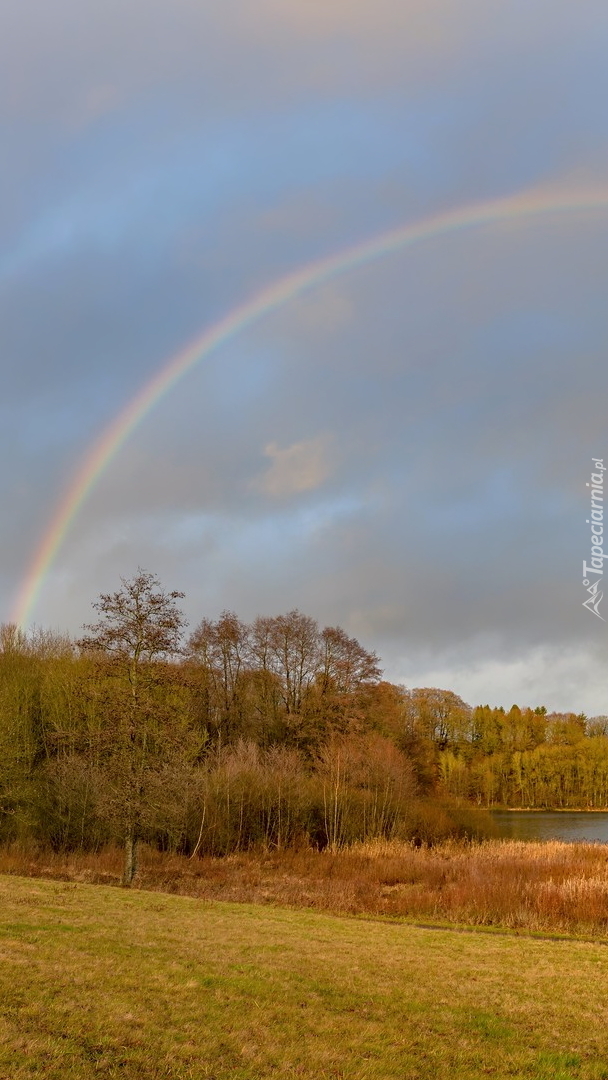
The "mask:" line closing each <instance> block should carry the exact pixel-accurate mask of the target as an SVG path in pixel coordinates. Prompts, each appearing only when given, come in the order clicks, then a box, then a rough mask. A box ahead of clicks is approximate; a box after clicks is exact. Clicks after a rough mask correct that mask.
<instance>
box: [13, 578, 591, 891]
mask: <svg viewBox="0 0 608 1080" xmlns="http://www.w3.org/2000/svg"><path fill="white" fill-rule="evenodd" d="M181 596H182V594H180V593H167V592H165V591H164V590H163V588H162V586H161V585H160V583H159V581H158V580H157V578H155V577H154V575H152V574H149V573H147V572H146V571H139V572H138V574H137V575H136V576H135V577H134V578H133V579H131V580H130V581H126V580H123V581H122V583H121V587H120V589H119V590H118V591H117V592H115V593H112V594H103V595H102V596H101V597H100V598H99V600H98V601H97V602H96V603H95V604H94V609H95V612H96V621H95V622H93V623H92V624H91V625H90V626H88V627H86V628H85V629H84V631H83V636H82V637H81V638H80V639H79V640H77V641H72V640H71V639H69V638H68V637H64V636H59V635H57V634H54V633H50V632H45V631H42V630H37V631H34V632H32V633H30V634H27V635H26V634H24V633H23V632H21V631H20V630H19V629H17V628H16V627H15V626H12V625H5V626H3V627H2V628H1V630H0V744H1V745H0V841H1V842H4V843H9V842H28V843H36V844H39V845H44V846H50V847H52V848H53V849H55V850H73V849H75V848H85V849H93V850H94V849H98V848H100V847H101V846H103V845H105V844H108V843H117V842H118V843H121V844H122V845H123V846H124V849H125V883H126V884H128V883H129V882H130V880H131V879H132V877H133V874H134V873H135V869H136V858H137V845H138V842H139V841H141V840H143V841H146V842H147V843H150V844H153V845H155V846H157V847H158V848H160V849H162V850H169V851H175V852H181V853H184V854H187V855H190V856H195V855H196V854H198V853H200V854H203V853H204V854H215V855H226V854H230V853H232V852H235V851H239V850H244V849H248V848H251V847H254V846H256V845H264V846H266V847H274V848H278V849H280V848H282V847H287V846H294V845H299V844H310V845H313V846H316V847H319V848H325V847H330V848H333V849H336V848H339V847H342V846H344V845H346V844H349V843H352V842H354V841H356V840H366V839H370V838H372V837H387V838H391V837H402V838H405V839H410V840H412V841H413V842H415V843H430V842H433V841H435V840H437V839H440V838H444V837H447V836H468V837H475V836H482V835H484V833H485V832H487V831H488V829H489V828H490V826H489V824H488V823H489V817H488V815H487V813H484V812H483V811H484V809H485V810H487V808H491V807H494V806H512V807H524V806H525V807H538V808H540V807H554V808H557V807H559V808H562V807H585V808H586V807H590V808H599V807H608V718H607V717H596V718H594V719H591V720H590V719H588V718H587V717H585V716H584V715H583V714H579V715H575V714H574V713H567V714H561V713H560V714H558V713H552V714H551V713H550V714H548V713H547V712H546V710H545V709H544V708H543V707H537V708H519V707H518V706H516V705H514V706H513V707H512V708H511V709H509V711H508V712H507V711H505V709H503V708H489V707H488V706H487V705H486V706H476V707H471V706H469V705H467V704H465V702H463V701H462V700H461V699H460V698H459V697H458V696H457V695H456V694H454V693H452V692H451V691H450V690H441V689H434V688H424V689H406V688H405V687H403V686H396V685H393V684H391V683H388V682H385V681H383V679H382V672H381V669H380V665H379V660H378V657H377V656H376V655H375V654H374V653H373V652H370V651H369V650H367V649H365V648H364V647H363V646H362V645H361V644H360V643H359V642H358V641H357V640H356V639H355V638H352V637H349V636H348V634H346V633H345V632H344V630H342V629H340V628H339V627H326V628H324V629H322V628H320V627H319V626H318V624H317V623H316V622H315V620H314V619H312V618H310V617H308V616H306V615H303V614H301V613H300V612H299V611H291V612H288V613H287V614H285V615H277V616H273V617H263V618H257V619H255V621H254V622H252V623H249V624H246V623H244V622H242V621H241V620H239V619H238V617H237V616H236V615H235V614H233V613H232V612H224V613H223V614H222V615H221V616H220V618H219V619H217V620H216V621H211V620H208V619H203V621H202V622H201V623H200V624H199V625H198V626H197V627H196V628H195V629H194V631H193V632H192V633H191V634H190V636H189V638H186V636H185V633H184V629H185V621H184V618H183V616H182V614H181V611H180V607H179V601H180V599H181Z"/></svg>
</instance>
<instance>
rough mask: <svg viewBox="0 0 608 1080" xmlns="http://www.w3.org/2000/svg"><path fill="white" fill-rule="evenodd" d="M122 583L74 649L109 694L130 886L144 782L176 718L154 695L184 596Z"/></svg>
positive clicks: (145, 579)
mask: <svg viewBox="0 0 608 1080" xmlns="http://www.w3.org/2000/svg"><path fill="white" fill-rule="evenodd" d="M121 582H122V588H120V589H119V590H118V591H117V592H114V593H102V594H101V595H100V597H99V599H98V600H97V601H96V602H95V603H94V604H93V607H94V609H95V610H96V611H97V612H98V614H99V619H98V621H97V622H95V623H91V624H89V625H87V626H85V627H84V629H85V631H86V634H85V636H84V637H83V638H81V640H80V642H79V645H80V647H81V649H83V650H84V651H86V652H87V653H90V654H92V655H93V656H94V657H96V658H98V660H99V662H100V668H99V670H100V674H101V677H102V680H103V684H104V685H105V687H106V693H105V695H104V698H103V702H102V707H103V709H104V713H105V720H106V724H107V729H108V735H109V738H108V755H109V761H110V765H111V769H110V771H111V774H112V777H113V781H114V789H115V793H116V803H117V807H118V812H119V816H120V818H121V819H122V820H121V824H122V833H123V841H124V871H123V885H124V886H127V887H128V886H129V885H130V884H131V882H132V880H133V877H134V874H135V871H136V868H137V845H138V841H139V839H140V834H141V827H142V817H143V811H144V805H145V792H146V781H147V780H148V779H149V773H150V771H151V770H152V769H153V767H154V764H155V763H156V762H158V761H159V760H162V757H163V748H164V747H165V744H166V737H167V736H168V737H169V739H170V738H171V731H170V728H171V720H172V719H175V714H173V715H171V709H170V708H169V709H168V708H167V700H166V696H167V695H164V696H163V695H162V693H161V694H159V693H158V688H159V685H161V684H163V683H165V684H166V683H167V682H169V683H170V680H168V679H167V672H166V670H163V668H162V664H163V662H166V661H169V660H171V659H172V658H174V657H175V656H176V654H177V653H178V652H179V650H180V645H181V637H182V632H183V629H184V626H185V619H184V616H183V615H182V613H181V611H180V610H179V608H178V606H177V604H176V601H177V600H179V599H180V598H181V597H183V595H184V594H183V593H181V592H177V591H173V592H169V593H167V592H165V591H164V590H163V589H162V587H161V585H160V582H159V581H158V579H157V578H156V577H155V576H154V575H153V574H151V573H148V572H147V571H145V570H142V569H139V570H138V571H137V574H136V575H135V577H134V578H132V579H131V580H125V579H124V578H121ZM167 721H168V723H167Z"/></svg>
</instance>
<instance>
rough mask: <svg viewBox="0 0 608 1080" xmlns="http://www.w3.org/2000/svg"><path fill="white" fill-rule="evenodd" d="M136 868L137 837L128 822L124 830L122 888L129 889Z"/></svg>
mask: <svg viewBox="0 0 608 1080" xmlns="http://www.w3.org/2000/svg"><path fill="white" fill-rule="evenodd" d="M136 870H137V838H136V836H135V829H134V828H133V825H132V823H131V822H129V824H128V825H127V828H126V831H125V862H124V869H123V874H122V886H123V888H124V889H129V888H130V887H131V883H132V881H133V878H134V877H135V871H136Z"/></svg>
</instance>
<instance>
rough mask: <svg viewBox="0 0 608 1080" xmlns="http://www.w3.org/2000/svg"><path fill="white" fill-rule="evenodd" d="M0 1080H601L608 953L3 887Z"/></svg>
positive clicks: (100, 892)
mask: <svg viewBox="0 0 608 1080" xmlns="http://www.w3.org/2000/svg"><path fill="white" fill-rule="evenodd" d="M0 910H1V912H2V916H1V927H0V929H1V937H0V951H1V961H2V962H1V964H0V1000H1V1021H0V1076H1V1077H2V1078H7V1080H8V1078H11V1080H12V1078H22V1077H23V1078H25V1077H45V1078H48V1080H60V1078H61V1080H64V1078H65V1080H84V1078H89V1077H91V1078H92V1077H97V1078H99V1077H104V1078H105V1077H108V1078H115V1077H122V1078H128V1080H131V1078H135V1077H138V1078H144V1077H146V1078H151V1080H157V1078H180V1080H181V1078H183V1080H186V1078H206V1080H262V1078H266V1077H273V1078H282V1077H285V1078H291V1077H299V1078H304V1080H313V1078H314V1080H324V1078H328V1080H329V1078H344V1080H347V1078H348V1080H368V1078H369V1080H380V1078H382V1080H388V1078H391V1080H392V1078H395V1080H397V1078H399V1080H427V1078H428V1080H431V1078H432V1080H436V1078H444V1077H445V1078H446V1080H447V1078H454V1080H468V1078H481V1077H488V1076H493V1077H499V1078H518V1077H520V1078H524V1077H525V1078H530V1080H544V1078H547V1080H548V1078H552V1080H570V1078H572V1080H573V1078H577V1080H600V1078H608V948H607V947H606V946H605V945H602V944H601V943H600V942H599V941H598V942H584V941H574V940H569V941H558V940H539V939H534V938H530V937H523V936H521V937H520V936H516V935H512V934H496V933H488V932H472V933H462V932H458V931H456V930H445V929H442V930H424V929H420V928H416V927H414V926H411V925H404V924H399V923H396V922H387V921H382V920H377V919H376V920H374V919H367V920H366V919H362V918H361V919H357V918H352V917H350V918H347V917H338V916H331V915H328V914H326V913H323V912H313V911H305V910H300V911H295V910H289V909H285V908H275V907H270V906H266V907H264V906H253V905H245V904H229V903H219V902H209V901H203V900H199V899H193V898H189V897H183V896H168V895H161V894H159V893H152V892H140V891H131V892H125V891H121V890H119V889H114V888H108V887H104V886H98V885H84V884H74V883H62V882H55V881H48V880H41V879H38V880H31V879H25V878H18V877H11V876H6V877H2V878H0Z"/></svg>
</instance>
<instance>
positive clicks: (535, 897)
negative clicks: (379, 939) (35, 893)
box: [0, 841, 608, 935]
mask: <svg viewBox="0 0 608 1080" xmlns="http://www.w3.org/2000/svg"><path fill="white" fill-rule="evenodd" d="M121 869H122V855H121V852H120V851H119V850H118V849H116V848H107V849H104V850H102V851H100V852H98V853H97V854H90V853H89V854H88V853H85V852H73V853H69V854H59V853H49V852H46V851H35V850H31V851H27V850H24V849H23V848H20V847H18V846H17V845H13V846H9V847H5V848H3V849H1V850H0V873H4V874H19V875H23V876H31V877H50V878H55V879H61V880H68V881H80V882H90V883H94V884H110V885H118V884H119V882H120V875H121ZM135 885H136V887H138V888H140V889H145V890H155V891H161V892H171V893H180V894H183V895H190V896H197V897H201V898H206V899H217V900H229V901H236V902H249V903H250V902H255V903H272V904H281V905H286V906H292V907H308V908H316V909H320V910H325V911H332V912H339V913H350V914H358V915H359V914H373V915H385V916H393V917H395V916H400V917H406V918H410V919H415V920H420V921H427V920H429V921H432V920H435V921H445V920H447V921H451V922H459V923H467V924H475V925H485V926H502V927H508V928H525V929H528V930H540V931H556V930H557V931H566V932H577V931H584V932H586V933H589V932H591V933H596V934H602V935H603V934H606V933H607V932H608V848H607V847H604V846H603V845H598V844H566V843H561V842H558V841H554V842H539V843H534V842H525V841H486V842H484V843H479V844H465V843H459V842H455V841H450V842H446V843H444V844H441V845H438V846H437V847H434V848H415V847H413V846H411V845H409V844H407V843H401V842H387V841H377V842H372V843H369V842H368V843H365V844H358V845H353V846H352V847H350V848H347V849H343V850H340V851H336V852H330V851H322V852H318V851H315V850H312V849H309V848H304V849H302V850H284V851H273V852H268V851H259V852H247V853H240V854H236V855H231V856H226V857H223V858H211V857H204V858H200V859H199V858H196V859H193V860H191V859H187V858H185V857H183V856H179V855H170V854H164V853H161V852H157V851H154V850H152V849H151V848H143V849H142V853H141V860H140V866H139V871H138V874H137V878H136V882H135Z"/></svg>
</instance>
